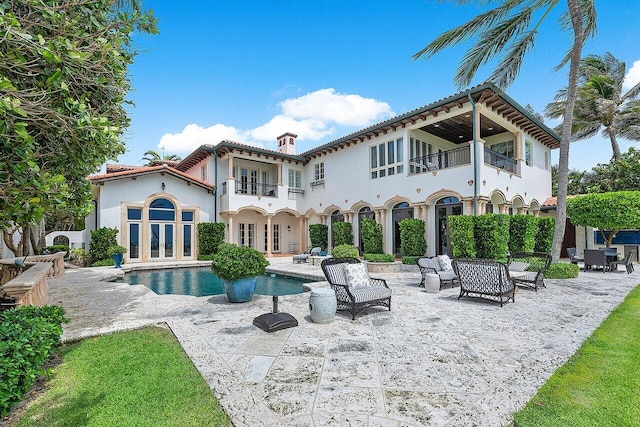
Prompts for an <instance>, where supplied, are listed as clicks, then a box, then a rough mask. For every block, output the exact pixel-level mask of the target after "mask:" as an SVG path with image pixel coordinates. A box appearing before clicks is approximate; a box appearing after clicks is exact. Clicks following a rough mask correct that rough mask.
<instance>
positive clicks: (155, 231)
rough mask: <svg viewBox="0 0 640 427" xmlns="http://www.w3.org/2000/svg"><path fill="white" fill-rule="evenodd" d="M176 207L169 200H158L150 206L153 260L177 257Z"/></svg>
mask: <svg viewBox="0 0 640 427" xmlns="http://www.w3.org/2000/svg"><path fill="white" fill-rule="evenodd" d="M175 209H176V207H175V206H174V204H173V203H172V202H171V201H170V200H167V199H164V198H160V199H156V200H154V201H153V202H151V204H150V205H149V227H150V231H151V234H150V236H151V245H150V249H151V259H170V258H174V257H175V253H174V244H175V232H176V231H175V223H176V210H175Z"/></svg>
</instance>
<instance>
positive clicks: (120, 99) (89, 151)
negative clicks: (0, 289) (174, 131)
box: [0, 0, 156, 229]
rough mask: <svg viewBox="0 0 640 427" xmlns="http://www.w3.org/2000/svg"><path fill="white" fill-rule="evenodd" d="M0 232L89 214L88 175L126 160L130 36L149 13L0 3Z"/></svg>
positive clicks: (87, 4) (147, 25) (77, 2)
mask: <svg viewBox="0 0 640 427" xmlns="http://www.w3.org/2000/svg"><path fill="white" fill-rule="evenodd" d="M0 12H1V13H0V20H1V21H2V26H1V27H0V52H2V61H0V134H2V142H1V143H0V144H1V145H0V149H1V153H0V154H1V155H0V183H1V185H0V228H3V229H4V228H6V227H8V226H9V225H11V224H18V225H21V226H25V225H27V224H28V223H32V222H36V221H38V220H40V219H41V218H42V216H43V214H44V212H46V211H53V210H55V209H57V208H60V207H65V206H66V208H67V209H72V210H73V211H74V212H75V213H76V214H77V215H78V216H84V215H86V214H87V213H88V212H89V210H90V200H91V198H90V196H91V193H90V186H89V184H88V182H87V181H86V177H87V176H88V175H90V174H91V173H95V172H96V171H97V170H99V168H100V166H101V165H102V164H104V163H105V162H106V161H107V160H109V159H116V158H117V156H118V155H119V154H122V153H124V150H125V144H124V142H123V141H122V140H121V136H122V133H123V131H124V130H125V129H126V128H127V126H128V125H129V118H128V116H127V114H126V111H125V109H124V104H125V103H127V100H126V98H125V96H126V94H127V92H128V90H129V88H130V83H129V80H128V78H127V67H128V66H129V65H130V64H131V63H132V62H133V59H134V57H135V55H136V53H137V52H136V51H135V49H134V48H133V47H132V43H131V41H132V40H131V38H132V34H133V32H134V31H142V32H147V33H155V32H156V21H155V18H154V17H153V13H152V11H142V10H141V8H140V7H139V4H138V2H137V1H133V2H132V4H131V5H128V6H127V5H125V4H124V2H120V1H117V0H94V1H85V0H52V1H47V2H42V1H37V0H18V1H10V0H0Z"/></svg>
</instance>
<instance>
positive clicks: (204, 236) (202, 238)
mask: <svg viewBox="0 0 640 427" xmlns="http://www.w3.org/2000/svg"><path fill="white" fill-rule="evenodd" d="M225 227H226V225H225V224H224V223H223V222H201V223H200V224H198V259H201V260H202V259H211V258H204V257H206V256H208V255H213V254H215V253H216V251H217V250H218V246H219V245H220V243H222V242H224V229H225Z"/></svg>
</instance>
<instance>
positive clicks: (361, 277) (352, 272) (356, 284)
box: [344, 263, 370, 288]
mask: <svg viewBox="0 0 640 427" xmlns="http://www.w3.org/2000/svg"><path fill="white" fill-rule="evenodd" d="M344 275H345V277H346V279H347V286H349V287H350V288H368V287H369V286H370V285H369V283H370V282H369V273H368V272H367V267H366V266H365V265H364V264H362V263H358V264H345V265H344Z"/></svg>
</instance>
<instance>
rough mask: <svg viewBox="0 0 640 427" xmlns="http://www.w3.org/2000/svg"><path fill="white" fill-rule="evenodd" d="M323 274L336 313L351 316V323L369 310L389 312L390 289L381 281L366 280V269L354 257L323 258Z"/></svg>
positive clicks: (367, 278)
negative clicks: (344, 312) (378, 308)
mask: <svg viewBox="0 0 640 427" xmlns="http://www.w3.org/2000/svg"><path fill="white" fill-rule="evenodd" d="M321 267H322V272H323V273H324V276H325V277H326V278H327V281H328V282H329V285H331V288H332V289H333V290H334V291H335V293H336V303H337V307H336V310H338V311H348V312H349V313H351V320H355V318H356V315H357V314H358V313H360V312H361V311H362V310H366V309H367V308H370V307H376V306H380V307H387V308H389V311H391V289H389V286H387V282H386V281H385V280H383V279H374V278H371V277H369V274H368V273H367V267H366V265H364V264H363V263H361V262H360V260H359V259H357V258H326V259H324V260H322V264H321Z"/></svg>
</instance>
